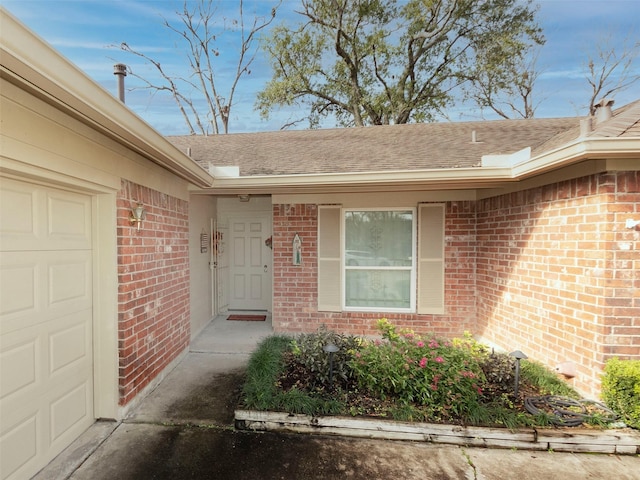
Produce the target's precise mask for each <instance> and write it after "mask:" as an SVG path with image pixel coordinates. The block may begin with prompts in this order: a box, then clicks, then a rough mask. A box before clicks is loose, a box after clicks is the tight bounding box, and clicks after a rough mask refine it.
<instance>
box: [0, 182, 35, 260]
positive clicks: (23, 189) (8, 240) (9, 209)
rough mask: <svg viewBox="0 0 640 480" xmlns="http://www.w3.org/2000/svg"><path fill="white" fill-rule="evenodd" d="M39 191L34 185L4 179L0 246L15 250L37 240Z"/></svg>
mask: <svg viewBox="0 0 640 480" xmlns="http://www.w3.org/2000/svg"><path fill="white" fill-rule="evenodd" d="M38 196H39V194H38V192H37V189H36V187H35V186H34V185H25V184H22V183H19V182H15V181H13V180H6V179H3V180H2V188H1V189H0V219H1V221H0V241H1V242H2V243H1V244H0V247H1V248H2V250H13V249H16V248H20V245H22V246H23V247H22V248H24V245H27V244H34V242H37V239H38V236H39V232H38V231H37V224H38V222H36V218H37V217H38V212H37V211H36V207H37V205H39V204H41V203H42V202H41V201H39V200H38Z"/></svg>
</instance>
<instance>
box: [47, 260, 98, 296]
mask: <svg viewBox="0 0 640 480" xmlns="http://www.w3.org/2000/svg"><path fill="white" fill-rule="evenodd" d="M47 283H48V291H49V296H48V297H49V306H50V307H53V306H55V305H56V304H60V303H66V304H67V305H65V308H68V307H70V306H71V305H69V303H70V302H74V303H75V304H77V305H78V306H87V305H90V304H91V252H90V251H87V250H80V251H72V252H58V253H57V254H56V259H55V260H53V261H52V262H51V263H49V266H48V282H47ZM72 308H73V307H72Z"/></svg>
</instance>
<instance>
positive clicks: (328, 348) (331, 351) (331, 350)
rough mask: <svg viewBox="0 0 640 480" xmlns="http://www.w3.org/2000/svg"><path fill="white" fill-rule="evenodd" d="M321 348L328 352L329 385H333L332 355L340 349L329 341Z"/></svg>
mask: <svg viewBox="0 0 640 480" xmlns="http://www.w3.org/2000/svg"><path fill="white" fill-rule="evenodd" d="M322 349H323V350H324V351H325V352H326V353H328V354H329V387H333V355H334V354H335V353H336V352H338V351H339V350H340V347H338V346H337V345H335V344H334V343H333V342H329V343H328V344H327V345H325V346H324V347H322Z"/></svg>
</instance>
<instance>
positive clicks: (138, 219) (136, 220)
mask: <svg viewBox="0 0 640 480" xmlns="http://www.w3.org/2000/svg"><path fill="white" fill-rule="evenodd" d="M146 215H147V212H146V211H145V209H144V205H142V204H141V203H138V206H137V207H135V208H132V209H131V216H130V217H129V222H130V223H131V225H136V224H137V230H138V232H139V231H140V225H141V224H142V221H143V220H144V219H145V217H146Z"/></svg>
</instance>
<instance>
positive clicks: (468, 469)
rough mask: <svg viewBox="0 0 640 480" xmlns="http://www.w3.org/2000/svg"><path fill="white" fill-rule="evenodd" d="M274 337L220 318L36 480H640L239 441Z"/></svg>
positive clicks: (604, 470)
mask: <svg viewBox="0 0 640 480" xmlns="http://www.w3.org/2000/svg"><path fill="white" fill-rule="evenodd" d="M269 333H270V325H269V323H268V322H232V321H227V320H226V317H218V318H217V319H215V320H214V321H213V322H212V323H211V324H210V325H209V326H208V327H207V328H206V329H205V330H204V331H203V332H202V333H201V334H200V335H199V336H198V338H196V339H195V341H194V342H192V345H191V348H190V351H189V352H188V354H187V355H186V356H185V357H184V358H183V359H182V361H181V362H180V363H179V364H178V365H177V366H176V367H175V369H174V370H173V371H172V372H171V373H170V374H169V375H167V377H166V378H165V379H164V380H163V381H162V382H161V383H160V384H159V385H158V387H157V388H156V389H155V390H153V391H152V392H150V393H149V394H148V395H147V397H146V398H145V399H144V400H143V401H142V402H141V403H140V404H139V405H138V406H137V407H136V408H135V409H134V410H133V411H132V412H131V414H130V415H129V416H128V417H127V418H126V419H125V420H124V421H123V422H121V423H115V422H97V423H96V424H95V425H94V426H93V427H92V428H91V429H90V430H89V431H87V433H86V434H85V435H84V436H83V437H81V438H80V439H79V440H78V441H77V442H76V443H74V444H73V445H72V446H71V447H69V449H67V450H66V451H65V452H64V453H63V454H61V455H60V456H59V457H58V458H56V459H55V460H54V461H53V462H52V463H51V464H50V465H49V466H48V467H47V468H46V469H45V470H43V471H42V472H41V473H40V474H39V475H37V476H36V477H35V478H36V479H37V480H44V479H61V480H62V479H73V480H85V479H86V480H113V479H118V480H127V479H132V480H134V479H135V480H139V479H238V480H243V479H252V480H256V479H265V480H270V479H296V480H298V479H299V480H302V479H367V480H373V479H421V480H425V479H433V480H436V479H438V480H439V479H443V480H444V479H477V480H481V479H487V480H489V479H496V480H498V479H500V480H502V479H513V478H515V479H518V480H528V479H531V480H533V479H535V480H541V479H547V478H549V479H555V478H558V479H563V480H572V479H576V480H578V479H579V480H584V479H610V478H615V479H617V480H618V479H620V480H623V479H630V480H631V479H634V480H635V479H638V480H640V457H638V456H616V455H589V454H569V453H554V452H532V451H516V450H490V449H483V448H461V447H457V446H448V445H433V444H426V443H414V442H400V441H383V440H367V439H350V438H338V437H325V436H311V435H288V434H276V433H251V432H242V431H236V430H235V429H234V428H233V410H234V408H235V407H236V405H237V400H238V397H239V394H240V388H241V385H242V379H243V372H244V367H245V365H246V362H247V360H248V358H249V355H250V352H251V351H252V350H253V348H254V347H255V345H256V343H257V342H258V341H259V340H260V339H261V338H263V337H264V336H266V335H268V334H269Z"/></svg>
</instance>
